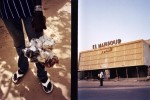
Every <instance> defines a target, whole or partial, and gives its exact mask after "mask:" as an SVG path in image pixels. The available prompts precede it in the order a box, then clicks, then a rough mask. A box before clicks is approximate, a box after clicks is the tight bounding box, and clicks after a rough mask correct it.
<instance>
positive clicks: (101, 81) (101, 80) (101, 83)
mask: <svg viewBox="0 0 150 100" xmlns="http://www.w3.org/2000/svg"><path fill="white" fill-rule="evenodd" d="M100 86H103V78H100Z"/></svg>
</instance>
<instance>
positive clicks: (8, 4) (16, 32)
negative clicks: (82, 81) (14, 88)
mask: <svg viewBox="0 0 150 100" xmlns="http://www.w3.org/2000/svg"><path fill="white" fill-rule="evenodd" d="M42 8H43V7H42V0H0V17H1V19H2V20H3V22H4V24H5V26H6V28H7V30H8V32H9V34H10V36H11V37H12V39H13V43H14V47H15V48H16V52H17V54H18V56H19V58H18V70H17V71H16V72H15V73H14V74H13V76H12V82H13V83H15V84H17V83H19V82H20V79H22V78H23V77H24V76H25V74H27V72H28V69H29V62H28V58H27V57H25V56H24V54H23V51H22V49H25V47H26V46H25V37H24V33H25V32H24V31H23V26H24V27H25V31H26V33H27V37H28V39H29V41H30V40H31V39H33V38H39V37H41V36H42V35H43V30H44V29H46V18H45V16H44V15H43V9H42ZM35 65H36V67H37V76H38V78H39V80H40V82H41V84H42V86H43V89H44V91H45V92H46V93H50V92H51V91H52V90H53V84H52V83H51V80H50V79H49V78H48V76H47V71H45V66H44V65H43V64H41V63H40V62H36V63H35ZM12 67H14V66H12Z"/></svg>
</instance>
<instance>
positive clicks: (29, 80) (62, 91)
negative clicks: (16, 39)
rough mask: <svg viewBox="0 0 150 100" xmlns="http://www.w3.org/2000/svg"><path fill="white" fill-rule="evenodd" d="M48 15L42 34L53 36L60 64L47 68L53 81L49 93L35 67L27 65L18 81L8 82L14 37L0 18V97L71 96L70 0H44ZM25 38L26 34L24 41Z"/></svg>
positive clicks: (50, 99)
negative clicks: (40, 80)
mask: <svg viewBox="0 0 150 100" xmlns="http://www.w3.org/2000/svg"><path fill="white" fill-rule="evenodd" d="M43 5H44V15H45V16H46V18H47V23H46V24H47V30H45V31H44V32H45V35H47V36H48V37H53V38H54V39H55V40H56V46H55V48H54V52H55V53H56V54H57V56H58V57H59V64H57V65H55V66H54V67H53V68H46V70H47V72H48V76H49V78H50V79H51V80H52V82H53V84H54V90H53V92H52V93H51V94H46V93H45V92H44V91H43V89H42V86H41V84H40V82H39V80H38V78H37V76H36V70H37V69H36V67H35V65H34V64H33V63H30V69H29V71H28V73H27V74H26V75H25V77H24V78H23V80H22V81H21V82H20V84H18V85H14V84H13V83H12V82H11V76H12V74H13V73H14V72H16V70H17V59H18V56H17V54H16V50H15V48H14V46H13V41H12V39H11V37H10V35H9V33H8V31H7V30H6V28H5V26H4V24H3V22H2V20H0V40H1V41H0V100H70V95H71V73H70V72H71V3H70V1H69V0H43ZM27 40H28V39H27V38H26V42H28V41H27Z"/></svg>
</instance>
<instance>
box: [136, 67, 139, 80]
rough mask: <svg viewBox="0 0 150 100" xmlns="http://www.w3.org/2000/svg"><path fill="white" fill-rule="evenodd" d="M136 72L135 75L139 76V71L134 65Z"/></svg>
mask: <svg viewBox="0 0 150 100" xmlns="http://www.w3.org/2000/svg"><path fill="white" fill-rule="evenodd" d="M136 72H137V77H138V78H139V71H138V67H136Z"/></svg>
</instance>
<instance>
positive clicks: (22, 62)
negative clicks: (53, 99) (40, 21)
mask: <svg viewBox="0 0 150 100" xmlns="http://www.w3.org/2000/svg"><path fill="white" fill-rule="evenodd" d="M3 21H4V24H5V26H6V27H7V30H8V31H9V33H10V35H11V37H12V39H13V43H14V46H15V48H16V51H17V54H18V56H19V59H18V67H19V69H20V70H21V71H22V72H24V73H26V72H27V70H28V68H29V62H28V59H27V58H26V57H25V56H24V54H23V52H22V49H24V48H25V47H26V46H25V37H24V32H23V24H24V27H25V30H26V33H27V36H28V39H29V41H30V40H31V39H32V38H39V37H40V36H42V35H43V33H35V31H34V29H33V28H32V24H31V21H32V17H29V18H24V19H3ZM36 67H37V76H38V78H39V79H40V80H42V79H45V78H47V72H46V71H45V66H44V65H42V64H41V63H39V62H38V63H36Z"/></svg>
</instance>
